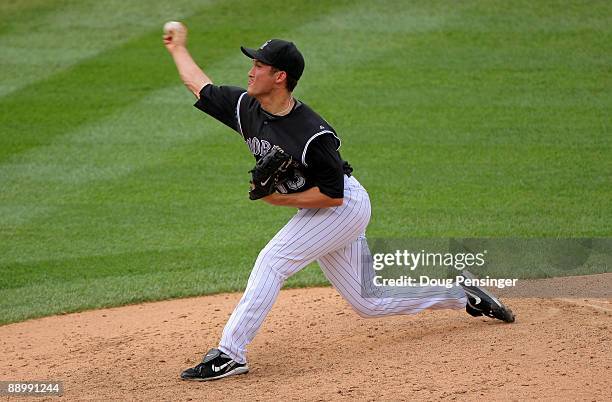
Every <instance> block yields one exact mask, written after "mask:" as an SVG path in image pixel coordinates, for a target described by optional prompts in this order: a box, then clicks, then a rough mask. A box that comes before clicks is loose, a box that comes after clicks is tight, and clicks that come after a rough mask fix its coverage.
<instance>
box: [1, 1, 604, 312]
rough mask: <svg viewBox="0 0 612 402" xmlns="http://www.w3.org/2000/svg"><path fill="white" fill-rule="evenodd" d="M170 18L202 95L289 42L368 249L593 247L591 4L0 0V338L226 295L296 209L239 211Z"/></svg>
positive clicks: (231, 173)
mask: <svg viewBox="0 0 612 402" xmlns="http://www.w3.org/2000/svg"><path fill="white" fill-rule="evenodd" d="M167 20H182V21H185V22H186V24H187V25H188V27H189V28H190V38H189V43H190V49H191V51H192V53H193V55H194V57H195V58H196V60H197V61H198V62H199V63H200V65H201V66H202V67H203V68H204V69H205V71H206V72H207V73H208V74H209V75H210V76H211V78H212V79H213V80H214V81H215V82H216V83H225V84H234V85H245V83H246V73H247V71H248V69H249V67H250V62H249V60H248V59H247V58H245V57H244V56H243V55H242V54H241V53H240V50H239V46H240V45H241V44H245V45H248V46H256V45H259V44H261V43H263V42H264V41H265V40H267V39H269V38H272V37H282V38H287V39H291V40H293V41H295V42H296V43H297V44H298V46H299V47H300V49H301V50H302V52H303V53H304V55H305V57H306V71H305V74H304V76H303V78H302V80H301V82H300V84H299V85H298V88H297V90H296V96H297V97H298V98H300V99H302V100H303V101H305V102H306V103H308V104H310V105H311V106H313V107H314V108H315V109H316V110H317V111H319V112H320V113H321V114H322V115H323V116H324V117H325V118H326V119H327V120H328V121H329V122H330V123H331V124H332V125H333V126H334V127H335V128H336V130H337V131H338V132H339V133H340V135H341V137H342V138H343V140H344V145H343V148H342V152H343V157H344V158H346V159H348V160H349V161H350V162H351V163H352V165H353V166H354V167H355V175H356V176H357V177H358V179H359V180H360V181H361V182H362V183H363V184H364V186H365V187H366V188H367V189H368V191H369V192H370V195H371V198H372V203H373V218H372V222H371V224H370V227H369V232H368V234H369V236H371V237H394V238H401V237H449V236H462V237H557V236H561V237H610V236H611V235H612V219H611V218H612V202H610V200H612V139H611V135H610V134H611V130H610V127H611V125H612V119H611V116H610V111H611V109H612V46H611V44H612V28H611V27H612V3H610V2H607V1H590V2H583V1H536V2H533V1H515V2H505V1H488V2H483V1H461V2H457V1H450V0H449V1H428V2H408V1H380V2H372V1H317V2H297V1H296V2H286V1H274V0H272V1H268V2H263V3H262V2H258V1H245V2H242V1H216V2H215V1H195V0H177V1H173V2H167V1H159V0H155V1H147V2H125V1H119V0H103V1H93V0H78V1H77V0H44V1H43V0H20V1H3V2H1V3H0V55H1V57H0V122H1V126H0V130H1V131H0V274H1V275H0V323H8V322H14V321H19V320H23V319H27V318H31V317H37V316H42V315H48V314H55V313H60V312H68V311H78V310H82V309H87V308H95V307H101V306H113V305H121V304H126V303H134V302H139V301H144V300H159V299H165V298H172V297H183V296H190V295H199V294H206V293H213V292H224V291H237V290H241V289H242V288H243V287H244V285H245V283H246V279H247V278H248V274H249V272H250V268H251V264H252V263H253V262H254V260H255V258H256V256H257V253H258V251H259V249H260V248H261V247H263V246H264V245H265V244H266V242H267V241H268V239H269V238H271V237H272V236H273V235H274V233H275V232H276V231H277V230H278V229H279V228H280V227H282V225H283V224H284V223H285V221H286V220H287V219H288V218H289V217H290V216H291V215H292V214H293V213H294V211H292V210H290V209H282V208H274V207H271V206H268V205H265V204H264V203H262V202H251V201H249V200H248V197H247V191H248V190H247V188H248V175H247V171H248V170H249V169H250V167H251V166H252V164H253V160H252V156H251V155H250V153H249V152H248V148H247V147H246V146H245V145H244V144H243V142H242V141H241V140H240V137H239V136H238V135H237V134H235V133H233V132H231V131H230V130H229V129H227V128H225V127H224V126H222V125H221V124H219V123H217V122H215V121H213V120H212V119H211V118H209V117H207V116H205V115H204V114H202V113H200V112H198V111H197V110H196V109H195V108H193V107H192V106H191V104H192V103H193V97H192V96H191V94H189V93H188V91H187V90H186V89H185V88H184V87H183V86H182V84H181V82H180V80H179V78H178V76H177V74H176V70H175V67H174V64H173V63H172V61H171V58H170V56H169V55H168V54H167V53H166V50H165V49H164V47H163V45H162V43H161V27H162V25H163V23H164V22H165V21H167ZM325 283H326V282H325V279H324V278H323V276H322V274H320V272H319V270H318V268H317V267H315V266H311V267H309V268H307V269H306V270H304V271H302V272H301V273H299V274H298V275H297V276H295V277H293V278H291V279H290V280H289V281H288V284H287V285H288V286H308V285H318V284H325Z"/></svg>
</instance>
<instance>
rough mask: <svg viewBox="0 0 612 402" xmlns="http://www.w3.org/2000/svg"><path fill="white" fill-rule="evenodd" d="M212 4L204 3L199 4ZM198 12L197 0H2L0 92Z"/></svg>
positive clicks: (14, 89) (0, 4) (38, 78)
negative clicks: (102, 16) (138, 0)
mask: <svg viewBox="0 0 612 402" xmlns="http://www.w3.org/2000/svg"><path fill="white" fill-rule="evenodd" d="M210 3H211V1H207V2H201V3H200V4H199V7H200V8H201V7H203V6H204V5H206V4H210ZM194 11H196V9H194V8H193V2H192V1H191V0H178V1H173V2H172V3H168V2H163V1H159V0H154V1H147V2H146V3H138V2H131V1H128V2H126V1H122V0H105V1H102V2H100V1H93V0H82V1H53V0H49V1H44V2H39V1H19V2H2V3H0V54H2V58H1V59H0V96H7V95H9V94H10V93H12V92H14V91H16V90H19V89H20V88H23V87H25V86H28V85H32V84H34V83H36V82H38V81H40V80H43V79H46V78H48V77H50V76H52V75H54V74H57V73H58V72H60V71H62V70H65V69H67V68H69V67H70V66H73V65H75V64H77V63H79V62H82V61H83V60H85V59H87V58H90V57H94V56H95V55H97V54H99V53H100V52H104V51H106V50H108V49H109V48H114V47H117V46H119V45H121V44H123V43H125V42H126V41H129V40H131V39H133V38H134V37H139V36H141V35H142V34H143V33H144V32H150V31H152V30H154V29H156V30H157V31H158V32H160V31H161V24H163V22H164V21H165V20H167V19H169V18H172V19H179V18H180V19H184V18H185V17H187V16H188V15H189V14H190V13H191V12H194ZM100 15H105V18H100Z"/></svg>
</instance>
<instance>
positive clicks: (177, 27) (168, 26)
mask: <svg viewBox="0 0 612 402" xmlns="http://www.w3.org/2000/svg"><path fill="white" fill-rule="evenodd" d="M184 29H185V26H184V25H183V24H181V23H180V22H178V21H168V22H166V23H165V24H164V33H165V34H166V35H170V34H171V33H172V32H181V31H182V30H184Z"/></svg>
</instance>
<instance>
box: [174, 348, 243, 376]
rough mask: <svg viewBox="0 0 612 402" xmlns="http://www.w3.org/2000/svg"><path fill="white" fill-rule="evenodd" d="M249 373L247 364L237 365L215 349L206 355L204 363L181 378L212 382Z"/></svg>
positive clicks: (183, 374) (183, 373)
mask: <svg viewBox="0 0 612 402" xmlns="http://www.w3.org/2000/svg"><path fill="white" fill-rule="evenodd" d="M248 371H249V367H248V366H247V365H246V363H245V364H240V363H236V362H235V361H234V360H232V358H231V357H229V356H228V355H226V354H225V353H223V352H221V351H220V350H219V349H214V348H213V349H211V350H209V351H208V353H206V356H204V359H202V363H200V364H198V365H197V366H195V367H193V368H188V369H187V370H185V371H183V372H182V373H181V378H182V379H183V380H188V381H210V380H218V379H219V378H223V377H229V376H231V375H238V374H245V373H247V372H248Z"/></svg>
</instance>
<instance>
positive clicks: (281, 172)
mask: <svg viewBox="0 0 612 402" xmlns="http://www.w3.org/2000/svg"><path fill="white" fill-rule="evenodd" d="M292 164H293V158H291V156H290V155H289V154H287V153H286V152H285V151H283V149H282V148H281V147H279V146H277V145H275V146H273V147H272V149H270V151H269V152H268V153H267V154H265V155H264V156H262V157H261V158H260V159H259V160H258V161H257V163H256V164H255V167H254V168H253V169H252V170H250V171H249V173H251V190H250V191H249V198H250V199H251V200H258V199H260V198H263V197H265V196H267V195H270V194H272V193H273V192H275V191H276V186H277V185H279V184H282V183H283V182H285V181H286V180H287V179H288V178H289V174H288V170H289V168H290V167H291V166H292Z"/></svg>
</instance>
